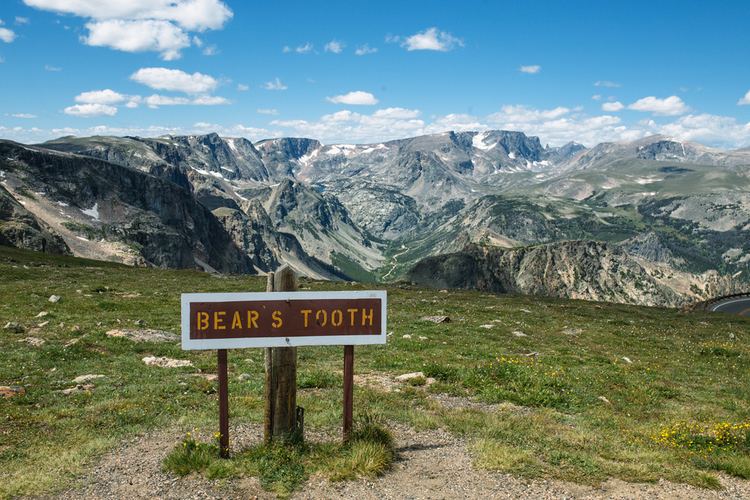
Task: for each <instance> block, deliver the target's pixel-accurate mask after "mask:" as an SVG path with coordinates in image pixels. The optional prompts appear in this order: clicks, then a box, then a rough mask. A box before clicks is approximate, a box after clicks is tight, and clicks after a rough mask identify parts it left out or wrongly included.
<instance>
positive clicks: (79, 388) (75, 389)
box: [60, 384, 94, 396]
mask: <svg viewBox="0 0 750 500" xmlns="http://www.w3.org/2000/svg"><path fill="white" fill-rule="evenodd" d="M93 388H94V384H83V385H81V384H78V385H76V386H75V387H71V388H69V389H63V390H62V391H60V393H61V394H64V395H65V396H70V395H71V394H77V393H79V392H89V391H90V390H91V389H93Z"/></svg>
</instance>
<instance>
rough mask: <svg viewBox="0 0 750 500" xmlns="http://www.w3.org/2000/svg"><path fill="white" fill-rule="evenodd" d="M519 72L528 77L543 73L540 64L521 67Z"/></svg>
mask: <svg viewBox="0 0 750 500" xmlns="http://www.w3.org/2000/svg"><path fill="white" fill-rule="evenodd" d="M518 71H520V72H521V73H526V74H528V75H536V74H537V73H539V72H540V71H542V67H541V66H539V65H538V64H531V65H529V66H521V67H520V68H518Z"/></svg>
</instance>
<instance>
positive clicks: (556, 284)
mask: <svg viewBox="0 0 750 500" xmlns="http://www.w3.org/2000/svg"><path fill="white" fill-rule="evenodd" d="M409 279H410V280H411V281H413V282H415V283H419V284H423V285H428V286H434V287H446V288H473V289H479V290H487V291H492V292H508V293H521V294H530V295H542V296H549V297H561V298H571V299H585V300H598V301H607V302H619V303H626V304H639V305H648V306H667V307H675V306H681V305H684V304H686V303H689V302H692V301H696V300H701V299H703V298H705V297H708V296H712V295H716V294H721V293H730V292H731V291H733V290H734V285H733V283H732V282H731V280H729V279H727V278H722V277H720V276H718V275H717V274H716V273H706V274H703V275H694V274H688V273H682V272H679V271H675V270H673V269H671V268H669V267H668V266H658V265H655V264H653V263H648V262H646V261H645V260H640V259H636V258H633V257H631V256H629V255H628V254H626V253H625V252H624V251H623V250H621V249H620V248H617V247H616V246H613V245H610V244H606V243H600V242H593V241H566V242H558V243H551V244H546V245H538V246H533V247H522V248H515V249H501V248H497V247H483V246H477V245H471V246H468V247H467V248H466V249H465V250H464V251H462V252H457V253H453V254H448V255H439V256H435V257H428V258H426V259H423V260H422V261H421V262H419V263H418V264H417V265H416V266H414V267H413V268H412V269H411V271H410V272H409Z"/></svg>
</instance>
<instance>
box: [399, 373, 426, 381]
mask: <svg viewBox="0 0 750 500" xmlns="http://www.w3.org/2000/svg"><path fill="white" fill-rule="evenodd" d="M420 377H421V378H425V376H424V372H411V373H404V374H403V375H399V376H398V377H396V380H397V381H398V382H407V381H409V380H411V379H413V378H420Z"/></svg>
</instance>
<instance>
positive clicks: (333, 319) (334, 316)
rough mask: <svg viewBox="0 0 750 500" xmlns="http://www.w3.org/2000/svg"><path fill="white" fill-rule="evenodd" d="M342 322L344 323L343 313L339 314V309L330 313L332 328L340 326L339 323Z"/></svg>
mask: <svg viewBox="0 0 750 500" xmlns="http://www.w3.org/2000/svg"><path fill="white" fill-rule="evenodd" d="M337 317H338V319H337ZM343 321H344V313H342V312H341V309H335V310H334V311H332V312H331V324H332V325H333V326H341V323H342V322H343Z"/></svg>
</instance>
